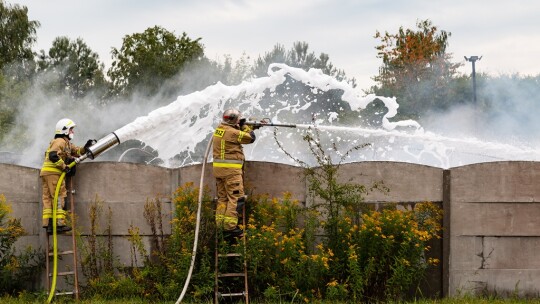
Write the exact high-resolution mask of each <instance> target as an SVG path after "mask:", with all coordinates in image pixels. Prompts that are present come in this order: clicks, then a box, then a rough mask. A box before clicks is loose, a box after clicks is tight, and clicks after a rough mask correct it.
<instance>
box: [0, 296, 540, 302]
mask: <svg viewBox="0 0 540 304" xmlns="http://www.w3.org/2000/svg"><path fill="white" fill-rule="evenodd" d="M46 302H47V296H46V295H44V294H41V295H31V294H24V295H21V296H20V297H18V298H14V297H0V303H2V304H23V303H24V304H27V303H39V304H43V303H46ZM175 302H176V301H164V302H159V303H163V304H168V303H171V304H172V303H175ZM53 303H59V304H62V303H80V304H143V303H148V300H144V299H129V300H128V299H125V300H100V299H87V300H81V301H79V302H75V301H74V300H73V299H71V298H68V297H57V298H55V299H54V301H53ZM153 303H155V302H153ZM183 303H189V302H183ZM199 303H200V302H199ZM207 303H208V304H210V303H212V302H211V301H209V302H207ZM250 303H252V304H286V303H290V302H287V301H282V302H257V301H254V302H250ZM294 303H303V302H301V301H300V302H299V301H295V302H294ZM313 303H317V304H346V302H329V301H322V302H313ZM406 303H409V304H488V303H489V304H521V303H523V304H525V303H526V304H540V298H538V299H497V298H473V297H461V298H448V299H440V300H417V301H409V302H406ZM406 303H405V304H406ZM190 304H191V303H190ZM200 304H205V303H200Z"/></svg>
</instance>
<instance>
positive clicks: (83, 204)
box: [0, 162, 540, 296]
mask: <svg viewBox="0 0 540 304" xmlns="http://www.w3.org/2000/svg"><path fill="white" fill-rule="evenodd" d="M201 169H202V165H193V166H188V167H183V168H177V169H167V168H162V167H156V166H148V165H141V164H133V163H116V162H85V163H81V164H79V165H78V168H77V175H76V177H75V178H74V180H73V184H74V190H75V193H74V194H73V197H74V201H75V206H76V207H75V211H76V214H77V215H78V223H77V226H78V227H79V228H80V229H81V231H82V233H83V234H88V233H89V227H90V221H89V216H88V213H89V207H90V205H91V204H92V203H93V202H95V201H96V200H99V201H102V207H103V208H102V210H103V214H106V213H107V212H108V210H109V209H110V210H111V211H112V216H113V218H112V233H113V235H114V249H115V253H116V254H118V255H119V257H120V259H121V262H123V263H125V264H126V265H129V263H130V262H131V259H130V255H129V253H130V244H129V242H128V241H127V237H126V236H127V235H128V233H127V230H128V228H129V227H130V226H131V225H133V226H136V227H139V228H140V229H141V234H142V235H143V241H144V244H145V246H146V247H147V249H148V250H150V249H151V242H150V239H149V237H150V235H151V233H150V229H149V227H148V225H147V224H146V220H145V219H144V217H143V210H144V204H145V203H146V202H147V201H148V200H155V199H159V200H160V201H161V202H162V203H163V205H162V206H163V210H162V212H163V215H164V217H165V218H166V219H170V216H171V211H172V210H171V195H172V193H173V192H174V191H175V190H176V189H177V187H178V186H181V185H183V184H185V183H186V182H193V183H194V184H195V186H199V183H200V178H201V176H200V172H201ZM246 170H247V173H246V185H247V187H246V188H247V189H248V190H249V193H248V194H250V195H257V194H269V195H271V196H274V197H281V196H282V195H283V193H284V192H286V191H287V192H291V193H292V197H293V198H294V199H298V200H299V201H301V202H306V201H308V200H309V199H308V192H307V186H306V182H305V181H304V178H303V171H302V169H301V168H297V167H293V166H287V165H282V164H275V163H266V162H248V163H247V164H246ZM339 176H340V179H341V180H340V181H341V182H349V183H359V184H364V185H366V186H370V185H371V184H373V183H377V182H380V181H382V182H383V184H384V186H385V187H387V188H388V189H389V190H390V191H389V192H388V193H384V192H380V191H374V192H371V193H370V194H369V195H367V197H366V202H368V203H372V204H387V203H397V204H400V205H403V206H405V207H406V208H407V205H408V204H411V205H413V204H415V203H417V202H423V201H431V202H434V203H440V204H441V205H442V206H443V207H444V211H445V218H444V237H443V240H441V241H438V242H435V243H434V244H432V251H431V252H430V254H431V255H433V256H434V257H438V258H440V259H441V260H442V261H443V262H442V263H441V265H440V267H439V268H437V269H433V270H431V271H430V273H428V278H427V280H426V282H425V284H427V285H429V286H427V287H426V290H428V291H429V293H430V294H445V295H451V296H453V295H458V294H463V293H475V294H478V293H481V292H485V291H495V292H497V294H504V293H514V292H516V293H518V294H520V295H524V296H525V295H538V293H539V290H540V289H539V287H538V286H540V262H539V260H538V259H536V256H537V254H536V253H537V252H538V250H537V249H539V248H540V236H539V233H538V232H536V231H537V230H538V228H537V227H539V225H538V224H540V208H539V206H537V204H538V203H537V202H539V201H540V188H538V187H536V185H538V184H539V183H540V163H535V162H495V163H483V164H476V165H470V166H464V167H458V168H452V169H450V170H442V169H440V168H433V167H428V166H423V165H415V164H408V163H397V162H361V163H351V164H344V165H342V166H341V168H340V175H339ZM204 184H205V186H206V187H208V188H209V189H210V190H211V191H212V193H215V185H214V179H213V177H212V175H211V166H210V165H207V166H206V170H205V178H204ZM0 194H4V195H5V196H6V198H7V200H8V201H9V202H11V203H12V206H13V216H14V217H16V218H20V219H21V220H22V223H23V226H24V228H25V229H26V231H27V232H28V235H27V236H25V237H23V238H21V240H20V241H19V243H18V246H19V247H21V246H26V245H31V246H32V247H34V248H39V247H44V245H43V244H45V234H44V231H43V229H42V228H41V227H40V223H41V221H40V218H41V205H40V196H41V185H40V179H39V170H37V169H32V168H26V167H20V166H15V165H8V164H0ZM164 224H165V227H164V229H165V233H168V232H170V224H169V223H168V221H166V222H165V223H164ZM107 225H108V223H107V221H106V220H102V221H101V222H100V226H101V228H102V229H105V228H106V226H107Z"/></svg>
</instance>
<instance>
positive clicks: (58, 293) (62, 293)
mask: <svg viewBox="0 0 540 304" xmlns="http://www.w3.org/2000/svg"><path fill="white" fill-rule="evenodd" d="M73 294H75V292H73V291H63V292H57V293H55V295H57V296H67V295H73Z"/></svg>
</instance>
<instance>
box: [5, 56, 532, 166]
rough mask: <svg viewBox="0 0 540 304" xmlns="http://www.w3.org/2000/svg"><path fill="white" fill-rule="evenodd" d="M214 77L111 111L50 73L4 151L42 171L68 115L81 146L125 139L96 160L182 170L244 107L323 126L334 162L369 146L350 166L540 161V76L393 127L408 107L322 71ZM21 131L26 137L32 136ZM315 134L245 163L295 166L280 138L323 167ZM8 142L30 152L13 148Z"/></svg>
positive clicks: (482, 91) (290, 138)
mask: <svg viewBox="0 0 540 304" xmlns="http://www.w3.org/2000/svg"><path fill="white" fill-rule="evenodd" d="M215 72H216V68H215V67H212V66H210V65H196V66H192V67H190V69H189V70H185V71H183V72H182V73H180V74H179V75H178V76H177V77H175V78H173V79H171V80H169V81H167V82H166V83H164V84H163V87H162V88H161V90H160V91H159V92H158V94H156V95H155V96H147V94H144V92H139V93H138V94H135V95H134V97H132V98H130V99H129V100H117V101H114V102H111V103H109V104H107V105H105V106H102V105H99V102H98V100H99V98H98V97H97V96H93V95H88V96H86V97H85V98H83V99H81V100H73V99H71V98H70V97H68V96H67V95H59V96H51V93H50V92H47V91H45V90H44V89H43V86H42V85H40V83H45V82H47V81H48V80H50V79H48V78H47V77H52V76H51V75H47V74H42V75H40V76H39V77H41V78H40V79H39V80H38V81H35V82H34V84H33V86H32V87H31V88H30V89H29V90H28V92H27V93H26V94H25V98H24V100H23V102H22V103H21V106H20V108H19V115H18V117H17V120H16V126H17V127H16V128H14V130H13V132H11V133H10V134H7V135H6V136H5V137H4V138H5V141H4V142H3V143H0V145H1V147H2V149H0V150H3V151H4V150H6V148H7V149H9V148H11V149H12V151H13V152H15V151H17V152H16V153H17V154H18V155H19V156H20V157H19V159H18V162H17V164H19V165H24V166H29V167H34V168H39V167H40V166H41V162H42V161H43V153H44V151H45V150H46V148H47V146H48V144H49V141H50V140H51V139H52V138H53V136H54V126H55V124H56V122H57V121H58V120H59V119H61V118H64V117H69V118H71V119H73V120H74V121H75V122H76V123H77V128H76V133H75V139H74V140H73V142H74V143H75V144H78V145H82V144H84V143H85V142H86V140H87V139H90V138H92V139H100V138H102V137H103V136H105V135H107V134H109V133H111V132H113V131H114V132H115V133H116V132H118V133H117V134H119V135H120V137H121V138H120V139H121V142H122V144H121V147H116V148H114V149H112V150H111V151H107V153H104V154H102V155H100V157H99V159H98V160H97V161H118V159H119V156H123V154H122V153H123V152H127V150H128V148H130V147H136V148H137V149H138V150H141V151H143V150H144V151H143V152H144V153H146V154H152V155H153V158H159V159H160V160H161V162H156V163H155V164H157V163H159V164H161V165H165V166H169V167H175V166H182V165H187V164H190V163H195V162H200V161H201V160H202V159H203V157H204V155H203V154H204V149H205V147H206V143H207V142H208V140H209V139H210V136H211V134H212V132H213V129H214V128H215V126H216V125H217V124H218V123H219V120H220V115H221V113H222V112H223V110H224V109H226V108H231V107H235V108H238V109H240V110H241V111H242V113H244V114H245V115H246V116H248V117H249V116H255V117H258V118H265V117H268V118H270V119H271V120H272V121H273V122H275V123H294V124H305V125H306V126H309V125H314V126H316V127H317V128H318V130H319V131H320V136H321V137H320V139H321V143H322V144H323V146H324V147H325V149H326V150H325V152H327V153H329V155H332V157H333V159H335V160H339V159H340V157H341V156H343V152H345V151H348V150H349V149H351V148H353V147H355V146H358V145H362V144H365V143H368V144H370V146H369V147H367V148H365V149H361V150H359V151H355V152H354V153H351V154H349V155H348V156H347V159H346V162H354V161H373V160H388V161H404V162H412V163H419V164H425V165H431V166H436V167H443V168H448V167H455V166H459V165H466V164H470V163H477V162H486V161H497V160H539V159H540V150H539V149H538V143H539V140H538V139H537V138H536V137H537V136H536V134H537V133H538V132H537V131H538V130H539V128H540V120H538V119H537V118H536V116H535V113H536V111H535V107H536V106H537V104H538V97H537V96H538V93H540V88H539V85H538V79H537V78H521V77H502V76H501V77H498V78H494V79H486V80H485V81H484V82H482V83H481V85H479V86H478V92H477V93H478V97H479V98H478V100H479V105H477V106H473V105H471V104H458V105H456V106H453V107H450V108H449V109H448V110H446V111H438V112H434V111H433V112H430V113H429V114H428V115H426V116H424V117H423V118H422V120H420V121H419V122H420V123H418V122H415V121H412V120H404V121H391V119H389V118H392V117H393V116H394V115H396V113H398V111H399V106H398V102H399V100H397V102H396V100H395V98H388V97H379V96H372V95H369V96H363V97H362V96H361V93H359V91H358V90H356V89H355V88H352V87H351V86H350V85H348V84H346V83H344V82H340V81H337V80H336V79H334V78H332V77H330V76H328V75H324V74H322V72H321V71H320V70H316V69H312V70H309V71H303V70H301V69H296V68H291V67H288V66H286V65H283V64H273V65H271V68H270V69H269V74H268V76H265V77H260V78H255V79H250V80H247V81H244V82H242V83H241V84H238V85H233V86H227V85H224V84H222V83H220V82H218V79H219V78H220V77H221V76H222V75H216V73H215ZM374 100H377V102H379V103H381V102H382V103H383V104H384V107H385V111H381V112H380V113H379V112H377V113H375V114H377V115H376V117H377V119H378V122H376V123H374V124H370V123H367V124H366V122H369V121H371V119H372V118H370V119H366V118H365V117H362V115H361V114H360V112H358V110H360V109H364V108H366V107H367V106H369V105H373V104H374V103H373V101H374ZM487 101H489V104H488V102H487ZM479 109H482V110H479ZM337 113H340V114H339V115H338V114H337ZM20 128H24V130H25V131H26V132H24V134H25V135H24V136H22V135H21V132H20ZM306 132H310V131H309V130H306V129H305V128H302V129H292V130H290V129H283V128H278V129H277V130H276V133H274V129H273V128H262V129H260V130H259V131H257V141H256V142H255V143H254V144H252V145H247V146H246V147H245V153H246V156H247V158H248V159H249V160H258V161H271V162H281V163H293V162H292V160H291V159H289V158H287V157H286V156H285V155H284V154H283V152H282V151H281V150H280V149H279V148H278V146H277V144H276V143H275V140H274V136H276V138H277V139H278V140H279V141H280V142H281V143H282V144H283V146H284V147H285V148H286V150H287V151H288V152H289V153H290V154H291V155H293V156H294V157H297V158H299V159H302V160H304V161H306V163H311V164H314V163H313V160H312V161H311V162H310V161H309V160H308V159H309V158H310V155H309V149H308V147H307V145H306V143H305V142H304V140H303V137H304V136H305V134H306ZM18 137H21V138H18ZM8 142H9V143H14V142H15V143H21V142H22V143H24V145H19V146H17V145H13V144H12V145H11V146H7V143H8ZM328 147H330V148H328ZM137 149H136V150H137Z"/></svg>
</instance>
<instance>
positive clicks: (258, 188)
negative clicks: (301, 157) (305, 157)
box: [245, 162, 306, 202]
mask: <svg viewBox="0 0 540 304" xmlns="http://www.w3.org/2000/svg"><path fill="white" fill-rule="evenodd" d="M245 167H246V168H245V171H246V177H245V180H246V181H245V183H246V191H252V193H253V194H254V195H257V194H269V195H270V196H271V197H282V196H283V193H285V192H290V193H291V195H292V198H293V199H297V200H299V201H301V202H305V201H306V195H305V182H304V178H303V171H304V169H303V168H299V167H295V166H289V165H284V164H276V163H269V162H247V163H246V165H245ZM247 194H250V193H247Z"/></svg>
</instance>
